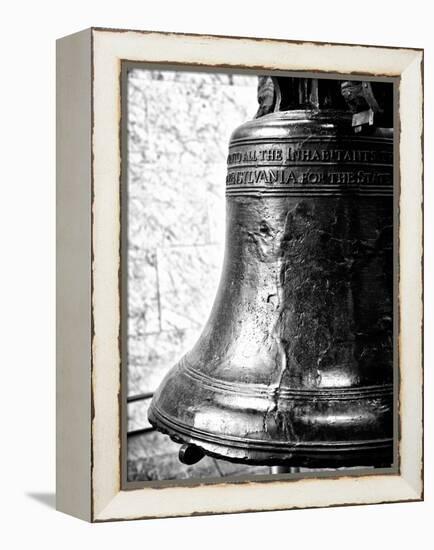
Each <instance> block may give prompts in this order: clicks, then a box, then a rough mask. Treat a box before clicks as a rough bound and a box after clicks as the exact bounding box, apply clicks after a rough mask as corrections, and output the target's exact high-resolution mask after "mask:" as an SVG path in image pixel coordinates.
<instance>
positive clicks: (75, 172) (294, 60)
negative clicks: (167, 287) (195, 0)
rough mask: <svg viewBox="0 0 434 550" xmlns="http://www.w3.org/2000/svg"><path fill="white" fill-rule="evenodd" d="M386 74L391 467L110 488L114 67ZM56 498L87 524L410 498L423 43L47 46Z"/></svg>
mask: <svg viewBox="0 0 434 550" xmlns="http://www.w3.org/2000/svg"><path fill="white" fill-rule="evenodd" d="M124 61H128V62H131V61H137V62H146V63H152V64H158V65H160V66H161V65H164V64H167V65H171V66H173V65H180V66H188V67H197V68H201V67H202V68H204V67H206V68H208V69H209V68H213V67H216V68H218V67H219V68H221V67H225V68H228V69H237V68H240V69H254V70H256V71H258V72H261V71H262V72H272V71H289V72H293V73H297V74H298V73H300V74H303V73H312V72H314V73H327V74H335V75H346V74H351V75H359V76H366V77H376V76H377V77H391V78H393V79H395V81H396V83H397V90H398V95H399V97H398V117H399V121H398V122H399V126H398V127H399V155H398V157H399V166H398V170H396V172H397V178H398V180H399V181H398V190H399V192H398V204H397V207H398V216H399V219H398V231H399V235H398V243H399V262H398V269H399V273H398V281H399V289H398V301H399V315H398V323H399V327H398V336H397V342H398V371H399V398H398V406H399V437H398V443H397V444H398V454H399V468H398V470H397V471H394V472H393V473H381V474H375V475H374V474H369V473H365V474H364V475H357V476H352V475H350V473H348V472H346V473H343V474H342V475H337V474H336V475H334V476H333V477H309V478H303V477H287V478H285V477H284V476H283V478H273V477H270V478H269V479H267V480H256V481H255V480H254V479H250V480H248V481H245V480H244V481H242V482H240V481H239V482H235V481H231V480H228V481H225V480H224V481H221V482H220V483H216V482H213V483H207V482H206V481H204V480H200V482H197V481H196V482H194V483H193V482H192V483H190V484H188V485H186V484H183V485H181V484H179V485H176V484H171V485H168V486H165V487H159V488H156V487H154V486H152V485H150V486H145V487H142V488H137V489H123V488H122V463H121V454H122V453H121V445H122V435H121V434H122V430H121V425H122V417H121V399H120V395H121V351H120V346H119V341H120V338H119V334H120V323H121V318H120V316H121V314H120V312H121V300H120V283H119V277H120V274H119V270H120V235H121V202H120V198H121V194H120V176H121V162H122V158H121V145H120V134H121V132H120V120H121V116H120V114H121V79H120V75H121V66H122V62H124ZM57 98H58V100H57V101H58V106H57V507H58V509H59V510H61V511H63V512H66V513H69V514H72V515H74V516H77V517H79V518H82V519H85V520H87V521H92V522H103V521H113V520H128V519H139V518H157V517H167V516H189V515H197V514H219V513H234V512H244V511H253V510H278V509H291V508H301V507H303V508H309V507H324V506H334V505H352V504H368V503H381V502H397V501H415V500H421V499H422V498H423V364H422V363H423V358H422V323H423V301H422V296H423V294H422V282H423V279H422V277H423V273H422V256H423V218H422V216H423V210H422V209H423V160H422V146H423V143H422V140H423V51H422V50H417V49H405V48H387V47H377V46H355V45H344V44H322V43H314V42H304V43H302V42H293V41H281V40H267V39H255V38H234V37H218V36H201V35H186V34H166V33H158V32H142V31H126V30H111V29H101V28H92V29H88V30H85V31H82V32H79V33H77V34H74V35H71V36H68V37H65V38H62V39H60V40H59V41H58V44H57Z"/></svg>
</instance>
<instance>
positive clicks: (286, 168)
mask: <svg viewBox="0 0 434 550" xmlns="http://www.w3.org/2000/svg"><path fill="white" fill-rule="evenodd" d="M258 95H259V102H260V107H259V111H258V113H257V116H256V118H255V119H254V120H252V121H249V122H247V123H245V124H243V125H242V126H240V127H239V128H237V129H236V130H235V131H234V132H233V134H232V136H231V140H230V144H229V154H228V159H227V162H228V171H227V179H226V197H227V203H226V209H227V210H226V220H227V221H226V248H225V258H224V264H223V270H222V275H221V280H220V285H219V290H218V293H217V296H216V299H215V302H214V305H213V308H212V311H211V313H210V317H209V320H208V322H207V324H206V326H205V328H204V329H203V332H202V334H201V336H200V338H199V340H198V341H197V343H196V344H195V346H194V347H193V349H192V350H191V351H189V352H188V353H187V354H186V355H185V356H184V357H183V358H182V359H181V360H180V361H179V362H178V364H176V365H175V366H174V367H173V368H172V370H171V371H170V372H169V373H168V374H167V376H166V377H165V378H164V380H163V381H162V383H161V385H160V386H159V388H158V390H157V392H156V393H155V395H154V397H153V400H152V403H151V407H150V410H149V420H150V422H151V423H152V425H153V426H154V427H155V428H157V429H158V430H160V431H161V432H163V433H165V434H168V435H169V436H170V437H171V438H172V439H173V440H174V441H177V442H179V443H180V444H182V445H183V446H182V448H181V452H180V458H181V460H182V461H183V462H185V463H194V462H196V461H197V460H199V459H200V458H201V457H202V456H203V455H204V454H207V455H211V456H213V457H217V458H221V459H224V460H229V461H234V462H244V463H250V464H263V465H270V466H273V465H275V466H276V465H285V466H288V467H307V468H338V467H350V466H376V467H382V466H390V465H391V464H392V463H393V418H394V413H393V383H394V380H393V129H392V127H393V107H392V105H393V91H392V87H391V85H390V84H385V83H370V82H356V81H337V80H329V79H310V78H292V77H291V78H290V77H273V78H270V77H261V78H260V86H259V94H258Z"/></svg>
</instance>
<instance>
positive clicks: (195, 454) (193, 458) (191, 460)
mask: <svg viewBox="0 0 434 550" xmlns="http://www.w3.org/2000/svg"><path fill="white" fill-rule="evenodd" d="M178 456H179V460H180V461H181V462H182V463H183V464H186V465H187V466H191V465H192V464H196V463H197V462H199V460H201V459H202V458H203V457H204V456H205V453H204V451H203V449H202V448H201V447H198V446H197V445H188V444H185V445H182V446H181V448H180V449H179V455H178Z"/></svg>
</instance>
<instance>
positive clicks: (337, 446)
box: [148, 404, 394, 468]
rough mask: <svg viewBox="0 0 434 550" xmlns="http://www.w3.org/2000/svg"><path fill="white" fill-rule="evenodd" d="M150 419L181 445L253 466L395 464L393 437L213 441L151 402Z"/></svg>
mask: <svg viewBox="0 0 434 550" xmlns="http://www.w3.org/2000/svg"><path fill="white" fill-rule="evenodd" d="M148 420H149V422H150V423H151V425H152V426H153V427H154V428H155V429H156V430H158V431H159V432H161V433H163V434H165V435H168V436H169V437H170V439H171V440H172V441H174V442H175V443H178V444H180V445H183V444H187V445H196V446H197V447H200V448H201V449H202V450H203V451H204V453H205V454H206V455H208V456H211V457H213V458H216V459H220V460H226V461H228V462H233V463H237V464H249V465H252V466H253V465H254V466H281V465H285V466H292V467H302V468H352V467H360V468H364V467H374V468H380V467H381V468H393V466H394V457H393V454H394V453H393V438H385V439H375V440H365V441H354V442H351V443H348V442H342V443H336V442H332V443H322V444H321V443H303V444H298V443H293V444H289V445H287V446H286V447H285V448H276V445H272V444H269V442H261V443H262V445H261V448H258V447H257V446H255V445H254V444H252V445H251V446H250V447H246V446H243V447H239V446H236V445H231V444H230V440H228V439H226V438H225V440H224V442H223V441H222V442H220V441H215V440H214V441H212V440H211V439H215V436H213V435H212V434H209V439H208V438H207V435H208V434H205V433H201V434H199V433H197V432H198V431H197V430H195V429H194V428H192V427H190V426H187V425H184V424H183V423H180V422H179V421H174V422H173V421H172V420H171V419H168V418H165V415H163V414H162V413H161V411H159V410H158V409H157V407H155V405H153V404H151V407H150V409H149V412H148Z"/></svg>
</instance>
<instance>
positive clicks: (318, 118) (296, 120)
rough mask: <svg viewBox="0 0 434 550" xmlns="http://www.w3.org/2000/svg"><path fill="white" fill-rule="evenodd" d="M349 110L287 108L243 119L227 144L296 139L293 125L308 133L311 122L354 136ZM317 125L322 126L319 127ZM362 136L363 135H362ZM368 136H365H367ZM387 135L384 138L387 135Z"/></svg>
mask: <svg viewBox="0 0 434 550" xmlns="http://www.w3.org/2000/svg"><path fill="white" fill-rule="evenodd" d="M351 122H352V114H351V113H349V112H348V111H344V110H340V109H318V110H317V109H294V110H290V111H276V112H274V113H269V114H267V115H264V116H262V117H260V118H255V119H253V120H249V121H247V122H244V123H243V124H241V125H240V126H238V127H237V128H235V130H234V131H233V132H232V135H231V138H230V142H229V147H230V146H231V145H232V144H233V142H237V141H240V140H241V141H244V140H250V139H264V138H269V139H284V138H285V137H288V138H294V139H296V138H297V136H295V135H294V126H300V134H303V135H306V134H310V132H309V131H308V130H309V128H310V127H311V126H313V127H315V130H316V133H317V132H318V130H321V131H322V132H324V133H325V134H327V132H328V131H329V132H330V134H331V135H335V134H336V132H337V131H338V129H339V132H340V133H342V134H345V135H350V136H352V137H354V132H353V130H352V126H351ZM318 125H320V126H322V128H318ZM363 137H364V136H362V138H363ZM368 137H369V136H366V138H368ZM386 139H387V138H386Z"/></svg>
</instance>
